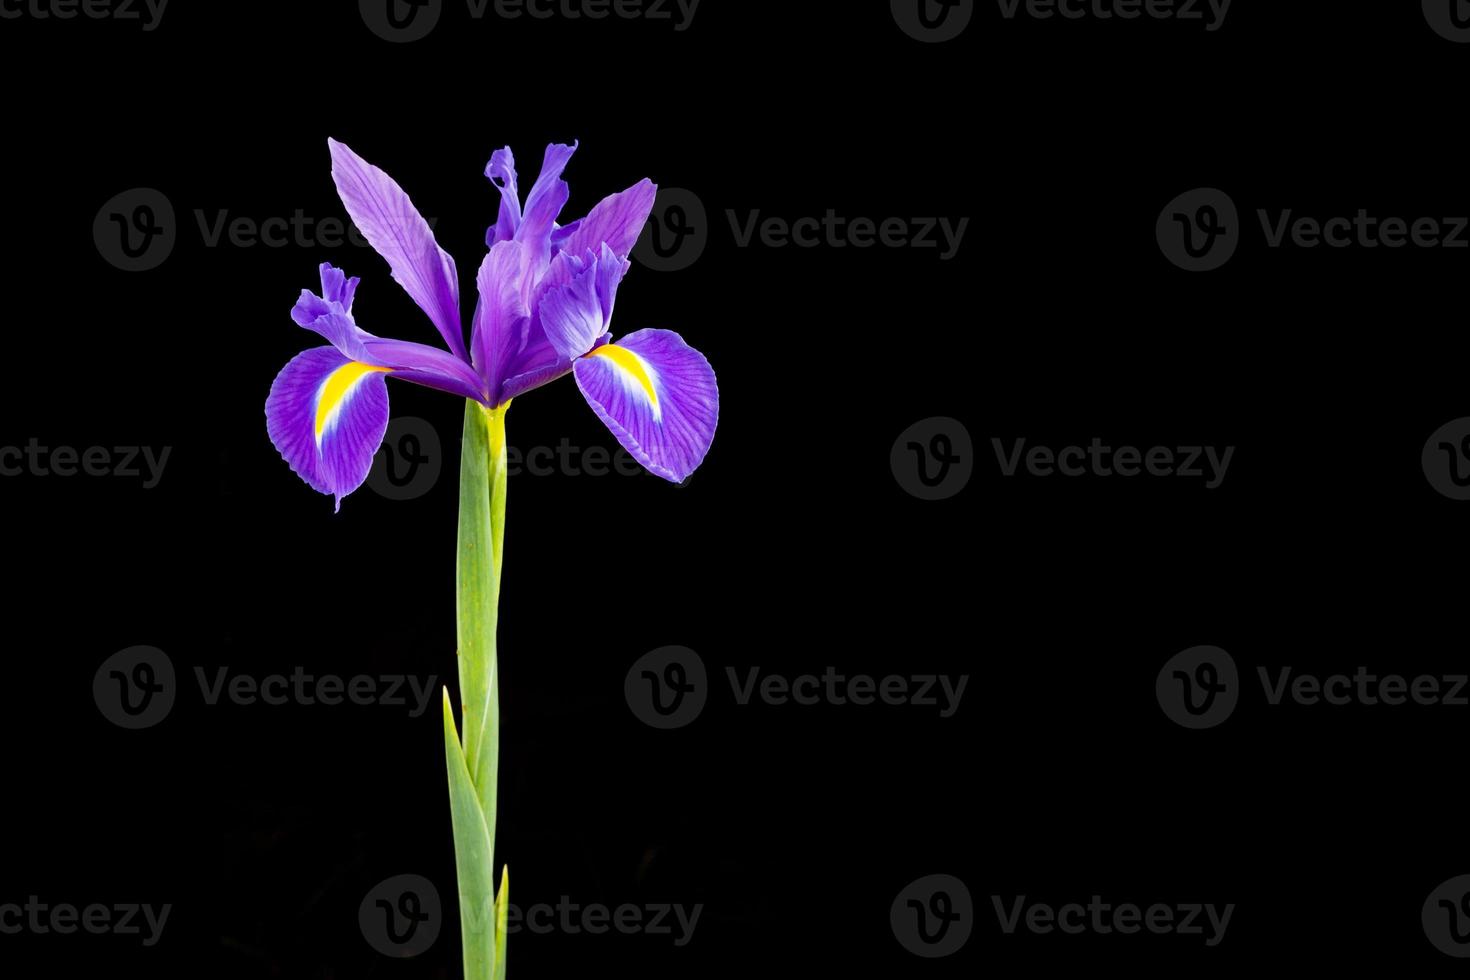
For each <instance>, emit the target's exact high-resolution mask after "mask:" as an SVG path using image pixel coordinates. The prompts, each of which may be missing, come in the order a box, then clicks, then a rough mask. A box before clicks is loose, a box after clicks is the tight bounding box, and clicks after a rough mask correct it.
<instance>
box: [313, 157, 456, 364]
mask: <svg viewBox="0 0 1470 980" xmlns="http://www.w3.org/2000/svg"><path fill="white" fill-rule="evenodd" d="M327 145H328V146H329V147H330V148H331V151H332V179H333V181H335V182H336V184H337V193H338V194H339V195H340V196H341V198H342V203H343V205H344V206H346V208H347V213H348V215H349V216H350V217H351V218H352V223H353V224H355V225H356V226H357V229H358V231H360V232H362V235H363V237H364V238H366V239H367V240H368V242H369V243H371V244H372V246H373V248H375V249H377V251H378V254H379V255H381V256H382V257H383V258H385V259H387V260H388V266H389V268H391V269H392V270H393V278H394V279H396V280H397V281H398V284H399V285H401V286H402V287H403V288H404V290H405V291H407V293H408V295H409V296H411V297H413V301H414V302H415V303H417V304H418V305H419V308H420V309H422V310H423V311H424V312H425V313H427V314H428V315H429V319H430V320H432V321H433V322H434V326H435V327H437V328H438V330H439V334H440V336H442V337H443V338H444V342H445V343H447V344H448V345H449V349H450V351H452V352H453V353H454V354H455V355H456V356H458V357H459V358H461V359H463V360H468V357H467V356H466V354H465V346H464V331H463V328H462V327H461V325H460V319H459V278H458V274H457V272H456V271H455V267H454V259H453V258H451V257H450V255H449V253H448V252H446V251H444V250H443V249H442V248H440V247H439V245H438V243H436V242H435V241H434V232H433V230H432V229H430V228H429V223H428V222H427V221H425V220H424V218H423V216H422V215H421V214H419V212H418V209H417V208H415V207H414V206H413V202H412V201H410V200H409V198H408V195H407V194H405V193H404V192H403V188H401V187H399V186H398V184H397V183H395V182H394V181H393V178H391V177H389V176H388V175H387V174H385V173H383V171H381V170H379V169H378V168H377V167H374V166H373V165H372V164H370V163H368V162H367V161H365V160H363V159H362V158H361V157H359V156H358V155H357V154H356V153H353V152H352V150H351V149H349V148H348V147H347V146H346V145H344V144H342V143H338V142H337V141H336V140H328V141H327Z"/></svg>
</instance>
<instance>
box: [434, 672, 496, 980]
mask: <svg viewBox="0 0 1470 980" xmlns="http://www.w3.org/2000/svg"><path fill="white" fill-rule="evenodd" d="M444 761H445V763H446V765H447V767H448V769H449V815H450V818H451V820H452V821H453V824H454V868H455V875H456V877H457V878H458V880H459V926H460V933H461V936H462V941H463V944H464V975H465V980H491V978H492V977H495V978H503V977H504V976H505V966H504V959H503V955H504V948H505V938H504V935H503V933H502V929H501V926H500V912H499V910H498V909H497V908H496V904H495V898H494V896H495V873H494V870H493V868H492V866H491V863H490V862H491V850H492V844H493V841H492V838H491V836H490V829H489V827H488V826H486V822H485V815H484V813H483V812H482V811H481V809H480V799H479V796H478V795H477V794H476V792H475V785H474V783H472V782H470V772H469V769H468V767H466V766H465V759H464V752H463V750H462V749H461V747H460V743H459V733H458V732H457V731H455V728H454V707H453V705H452V704H450V701H449V689H448V688H447V687H446V688H445V689H444ZM504 893H505V889H504V886H502V887H501V894H502V895H503V894H504ZM497 949H498V950H499V951H500V956H501V959H500V963H499V964H497V962H496V960H497Z"/></svg>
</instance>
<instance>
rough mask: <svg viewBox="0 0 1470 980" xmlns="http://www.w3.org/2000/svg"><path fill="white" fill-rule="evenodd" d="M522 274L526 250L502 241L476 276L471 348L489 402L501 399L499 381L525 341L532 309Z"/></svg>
mask: <svg viewBox="0 0 1470 980" xmlns="http://www.w3.org/2000/svg"><path fill="white" fill-rule="evenodd" d="M525 275H526V256H525V250H524V249H523V248H522V247H521V245H520V243H519V242H514V241H505V242H498V243H497V244H495V245H494V246H493V247H492V248H491V249H490V251H489V253H488V254H486V256H485V260H484V261H483V262H481V263H480V271H479V273H478V275H476V277H475V282H476V285H477V286H478V287H479V290H480V299H479V303H478V304H477V305H476V306H475V322H474V326H473V328H472V332H471V334H470V348H471V350H472V351H473V354H474V363H475V369H476V370H477V371H479V372H480V377H481V378H483V379H484V381H485V387H486V389H487V391H488V392H489V395H490V404H491V405H498V404H501V403H502V402H503V401H504V398H503V397H502V396H501V392H500V388H501V383H502V382H503V381H504V380H505V375H506V372H507V371H509V370H510V365H511V363H512V362H513V361H514V360H515V358H516V357H517V356H518V355H519V354H520V353H521V351H522V350H523V349H524V347H525V344H526V333H527V330H528V329H529V326H530V317H531V311H530V310H529V309H528V308H527V306H526V303H525V299H524V298H523V296H522V288H523V279H524V277H525Z"/></svg>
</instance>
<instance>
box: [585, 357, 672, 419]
mask: <svg viewBox="0 0 1470 980" xmlns="http://www.w3.org/2000/svg"><path fill="white" fill-rule="evenodd" d="M587 356H588V357H605V358H607V359H608V360H609V361H612V362H613V364H615V365H617V366H618V367H619V368H621V369H622V370H624V371H626V372H627V373H628V374H630V375H631V376H632V377H633V380H634V381H636V382H638V385H639V387H641V388H642V389H643V393H644V394H645V395H647V396H648V403H649V404H650V405H652V406H653V417H654V420H655V421H657V420H658V417H659V415H660V414H662V413H661V412H660V410H659V405H658V392H656V391H654V390H653V379H652V378H650V377H649V376H648V368H647V367H646V366H645V365H644V363H643V358H641V357H639V356H638V355H637V354H635V353H633V352H632V351H630V350H628V348H626V347H619V346H618V345H617V344H603V345H602V346H601V347H598V348H596V349H595V350H593V351H592V352H591V353H589V354H588V355H587Z"/></svg>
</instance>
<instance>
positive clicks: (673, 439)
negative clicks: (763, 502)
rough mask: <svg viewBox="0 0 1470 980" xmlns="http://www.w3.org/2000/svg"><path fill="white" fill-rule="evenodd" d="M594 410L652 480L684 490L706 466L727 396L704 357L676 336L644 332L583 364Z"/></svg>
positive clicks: (579, 374)
mask: <svg viewBox="0 0 1470 980" xmlns="http://www.w3.org/2000/svg"><path fill="white" fill-rule="evenodd" d="M573 373H574V374H575V375H576V378H577V386H578V387H579V388H581V389H582V394H583V395H584V396H585V397H586V399H587V403H588V404H589V405H591V406H592V410H593V411H594V412H596V413H597V416H598V418H600V419H602V421H603V424H605V425H606V426H607V427H608V429H610V430H611V431H612V434H613V436H614V437H616V438H617V440H618V442H620V443H622V445H623V448H624V449H626V450H628V452H630V453H632V454H633V457H634V458H635V459H637V460H638V462H640V463H642V464H643V466H644V467H645V468H646V469H647V470H648V471H649V472H650V473H654V474H656V475H658V476H661V477H663V478H664V479H665V480H672V481H673V482H675V483H682V482H683V481H684V480H687V479H688V478H689V475H690V474H691V473H693V472H694V470H695V469H696V468H697V467H698V466H699V464H700V463H701V462H702V461H703V460H704V457H705V454H706V453H708V452H709V447H710V443H711V442H713V441H714V437H715V427H716V425H717V424H718V423H719V418H720V391H719V386H718V384H717V383H716V381H715V372H714V369H713V368H711V367H710V366H709V361H707V360H705V357H704V355H703V354H701V353H700V352H699V351H697V350H695V349H694V348H692V347H690V346H689V345H688V344H686V343H684V340H683V338H681V337H680V336H679V335H678V334H676V333H674V332H672V331H669V330H638V331H635V332H634V333H630V334H628V336H626V337H624V338H623V339H622V340H620V341H618V342H617V343H615V344H604V345H602V346H600V347H598V348H597V349H596V350H594V351H593V352H592V353H591V354H588V355H587V356H586V357H582V358H579V359H578V360H577V361H576V362H575V364H574V366H573Z"/></svg>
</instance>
